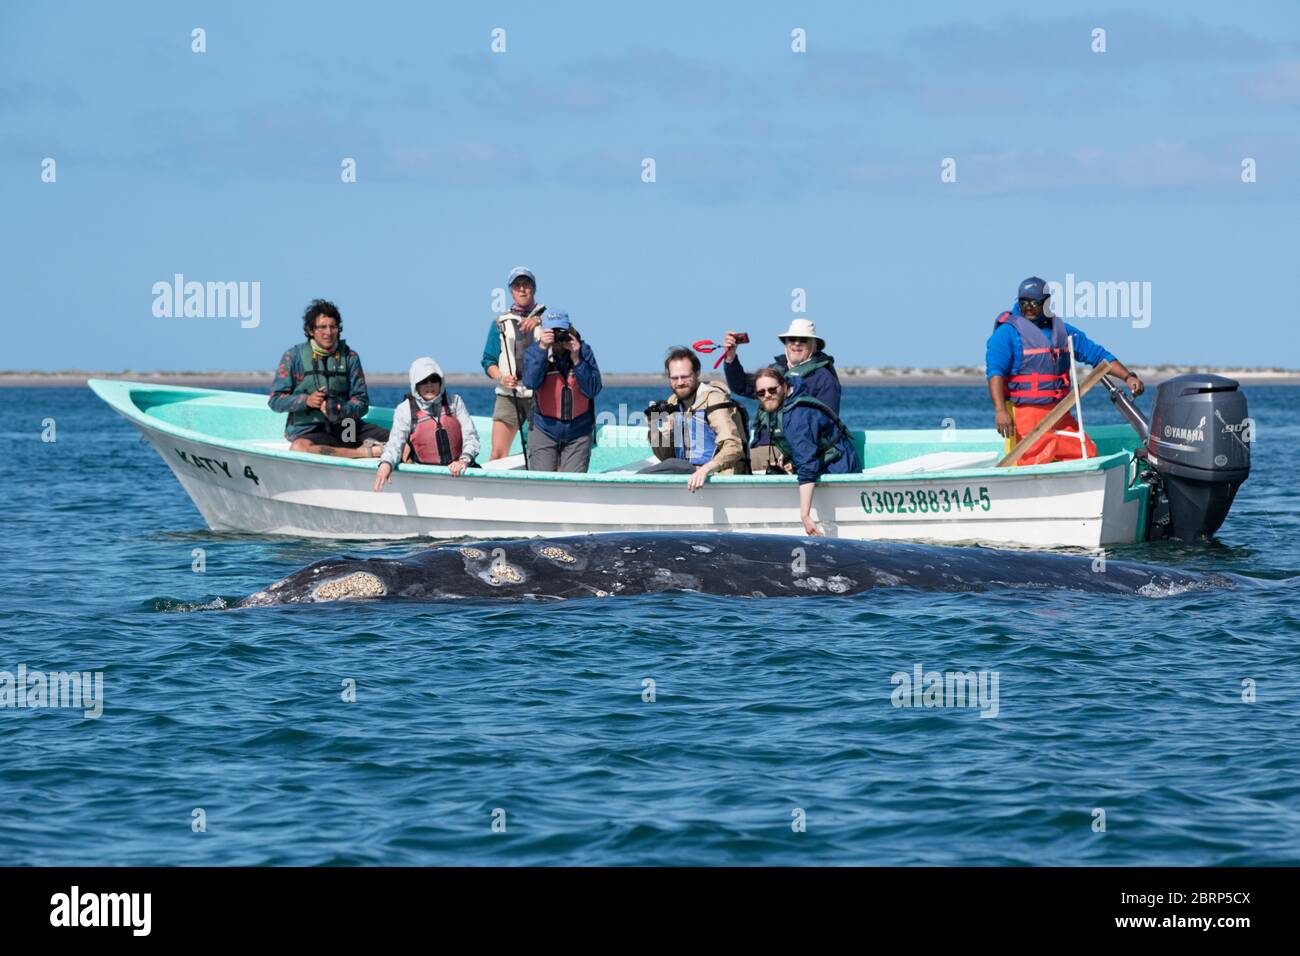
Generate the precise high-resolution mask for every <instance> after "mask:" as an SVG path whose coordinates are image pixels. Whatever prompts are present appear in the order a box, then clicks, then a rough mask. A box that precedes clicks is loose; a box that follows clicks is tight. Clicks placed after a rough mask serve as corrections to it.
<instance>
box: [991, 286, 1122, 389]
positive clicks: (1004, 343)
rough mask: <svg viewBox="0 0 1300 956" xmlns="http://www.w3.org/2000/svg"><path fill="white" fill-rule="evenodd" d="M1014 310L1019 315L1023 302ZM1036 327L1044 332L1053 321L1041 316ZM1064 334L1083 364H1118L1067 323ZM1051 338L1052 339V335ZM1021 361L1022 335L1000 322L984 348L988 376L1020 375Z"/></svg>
mask: <svg viewBox="0 0 1300 956" xmlns="http://www.w3.org/2000/svg"><path fill="white" fill-rule="evenodd" d="M1011 311H1012V312H1013V313H1015V314H1016V315H1020V314H1021V312H1020V303H1019V302H1017V303H1016V304H1015V305H1014V306H1013V307H1012V308H1011ZM1034 324H1035V325H1037V326H1038V327H1039V328H1042V329H1051V327H1052V320H1051V319H1047V318H1043V317H1041V316H1040V317H1039V318H1038V320H1037V321H1036V322H1035V323H1034ZM1065 334H1066V335H1068V336H1070V338H1072V339H1073V340H1074V357H1075V358H1076V359H1078V360H1079V361H1080V362H1086V363H1087V364H1088V365H1096V364H1098V363H1099V362H1101V361H1102V360H1103V359H1109V360H1110V361H1112V362H1113V361H1115V356H1113V355H1111V354H1110V352H1108V351H1106V350H1105V349H1104V348H1102V347H1101V346H1100V345H1098V344H1097V343H1096V342H1094V341H1092V340H1091V339H1090V338H1088V336H1086V335H1084V334H1083V333H1082V332H1080V331H1079V330H1078V329H1076V328H1075V327H1074V326H1073V325H1070V324H1069V323H1068V322H1067V323H1065ZM1048 337H1049V338H1050V337H1051V333H1050V332H1048ZM1020 358H1021V353H1020V333H1019V332H1017V331H1016V330H1015V328H1014V327H1013V326H1012V325H1010V324H1009V323H1007V322H1003V323H1001V324H1000V325H998V326H997V328H995V329H994V330H993V334H992V335H990V336H989V341H988V345H987V346H985V349H984V371H985V377H986V378H992V377H993V376H995V375H1001V376H1002V377H1003V378H1010V377H1011V376H1012V375H1017V374H1019V372H1020Z"/></svg>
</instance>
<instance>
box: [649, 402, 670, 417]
mask: <svg viewBox="0 0 1300 956" xmlns="http://www.w3.org/2000/svg"><path fill="white" fill-rule="evenodd" d="M676 410H677V406H676V405H670V404H669V403H668V402H651V403H650V404H649V405H647V406H646V407H645V417H646V418H653V417H654V416H656V415H664V414H667V413H668V412H674V411H676Z"/></svg>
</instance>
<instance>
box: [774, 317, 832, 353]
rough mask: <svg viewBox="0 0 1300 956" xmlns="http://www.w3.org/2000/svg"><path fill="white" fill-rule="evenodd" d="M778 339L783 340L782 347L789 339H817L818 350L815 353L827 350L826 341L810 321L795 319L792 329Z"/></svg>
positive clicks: (791, 323)
mask: <svg viewBox="0 0 1300 956" xmlns="http://www.w3.org/2000/svg"><path fill="white" fill-rule="evenodd" d="M777 338H778V339H780V340H781V344H782V345H784V344H785V340H786V339H788V338H798V339H817V348H816V349H814V351H817V352H820V351H822V350H824V349H825V348H826V340H825V339H823V338H820V337H819V336H818V335H817V326H816V325H814V324H813V322H812V321H811V320H810V319H793V320H792V321H791V322H790V327H789V328H788V329H786V330H785V331H784V332H782V333H781V334H780V335H778V336H777Z"/></svg>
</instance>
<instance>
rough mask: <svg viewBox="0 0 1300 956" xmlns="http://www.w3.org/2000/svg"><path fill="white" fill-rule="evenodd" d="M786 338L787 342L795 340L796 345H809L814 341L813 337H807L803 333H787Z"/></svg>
mask: <svg viewBox="0 0 1300 956" xmlns="http://www.w3.org/2000/svg"><path fill="white" fill-rule="evenodd" d="M785 340H786V341H787V342H793V343H794V344H795V345H807V344H808V343H809V342H811V341H812V339H806V338H804V337H803V336H801V335H787V336H786V337H785Z"/></svg>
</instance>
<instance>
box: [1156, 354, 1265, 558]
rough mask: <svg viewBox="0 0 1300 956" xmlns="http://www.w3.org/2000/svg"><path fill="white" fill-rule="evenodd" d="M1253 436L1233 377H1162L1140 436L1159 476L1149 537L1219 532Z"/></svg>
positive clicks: (1245, 471) (1196, 537) (1191, 537)
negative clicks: (1146, 427)
mask: <svg viewBox="0 0 1300 956" xmlns="http://www.w3.org/2000/svg"><path fill="white" fill-rule="evenodd" d="M1253 441H1254V423H1253V422H1252V421H1251V420H1250V417H1249V413H1248V411H1247V408H1246V396H1245V394H1244V393H1242V391H1241V389H1240V387H1239V385H1238V384H1237V382H1235V381H1233V380H1232V379H1230V378H1225V377H1224V376H1222V375H1211V374H1208V373H1204V374H1201V373H1198V374H1191V375H1179V376H1177V377H1176V378H1171V379H1169V380H1168V381H1165V382H1162V383H1161V384H1160V386H1159V388H1158V389H1157V390H1156V400H1155V407H1154V408H1153V409H1152V412H1151V421H1150V433H1149V435H1148V436H1147V440H1146V452H1147V455H1146V457H1147V460H1148V462H1150V464H1151V465H1152V467H1153V468H1154V469H1155V471H1156V473H1157V474H1158V475H1159V479H1160V480H1159V486H1160V487H1159V491H1160V494H1159V495H1158V496H1157V497H1158V500H1157V501H1156V503H1155V508H1154V509H1153V515H1154V518H1155V520H1154V521H1153V523H1152V527H1151V529H1150V536H1151V537H1157V538H1159V537H1166V538H1176V539H1178V540H1180V541H1201V540H1204V539H1205V538H1208V537H1210V536H1211V535H1213V534H1214V532H1216V531H1218V530H1219V526H1220V525H1222V524H1223V520H1224V518H1226V517H1227V516H1228V509H1229V508H1231V507H1232V501H1233V499H1234V498H1235V497H1236V494H1237V489H1238V488H1240V487H1241V483H1242V482H1243V481H1245V480H1246V478H1247V476H1248V475H1249V474H1250V445H1251V442H1253Z"/></svg>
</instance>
